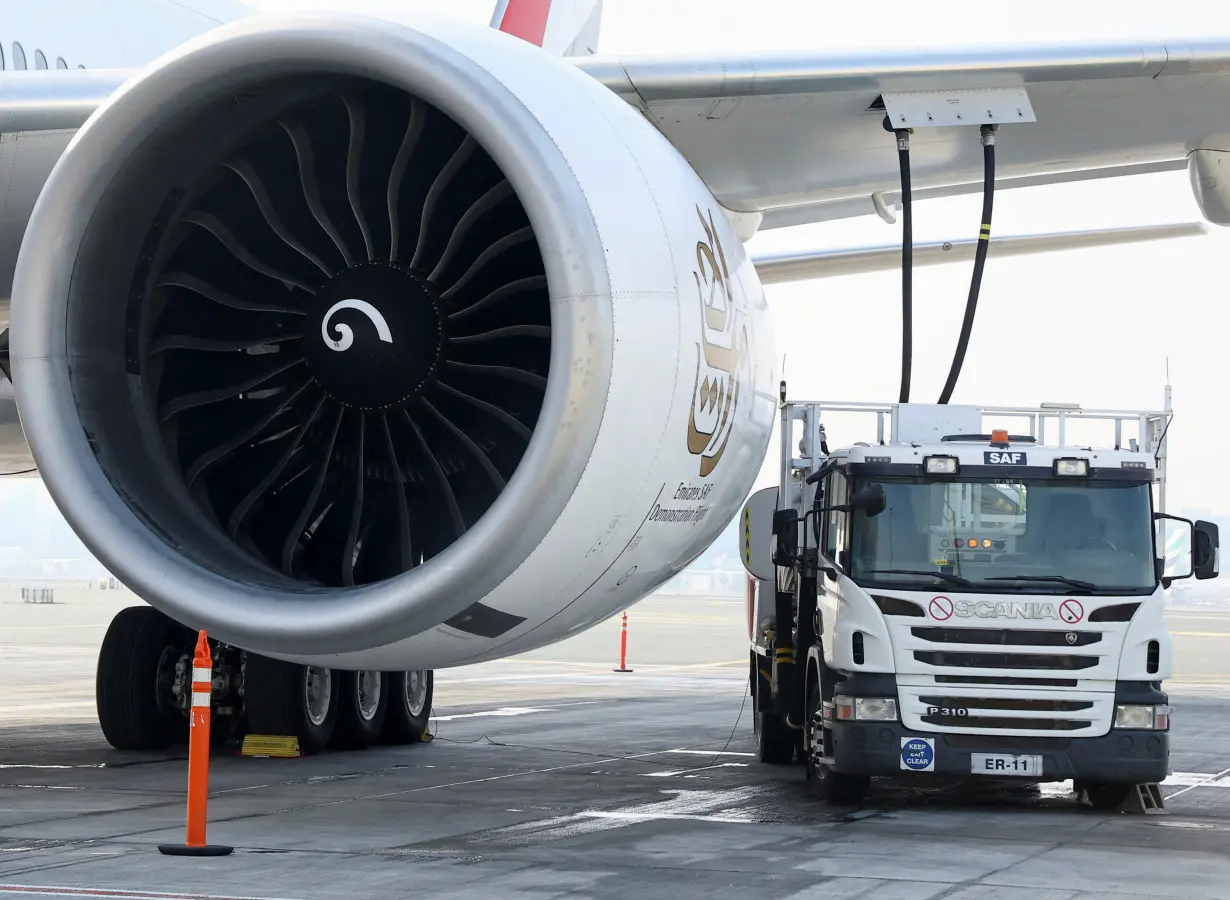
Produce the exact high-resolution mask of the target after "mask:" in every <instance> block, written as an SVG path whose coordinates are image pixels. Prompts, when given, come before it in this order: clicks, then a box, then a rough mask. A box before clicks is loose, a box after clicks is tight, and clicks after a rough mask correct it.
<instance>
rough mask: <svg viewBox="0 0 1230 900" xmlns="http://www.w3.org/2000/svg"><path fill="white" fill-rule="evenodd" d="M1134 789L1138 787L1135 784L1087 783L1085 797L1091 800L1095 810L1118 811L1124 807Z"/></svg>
mask: <svg viewBox="0 0 1230 900" xmlns="http://www.w3.org/2000/svg"><path fill="white" fill-rule="evenodd" d="M1134 787H1136V785H1134V784H1123V783H1114V782H1106V781H1087V782H1085V784H1084V788H1085V795H1086V796H1087V797H1088V798H1089V803H1090V805H1091V806H1092V807H1093V808H1094V809H1098V810H1103V811H1107V810H1113V809H1118V808H1119V807H1120V806H1122V805H1123V802H1124V801H1125V800H1127V798H1128V795H1129V794H1131V793H1132V789H1133V788H1134Z"/></svg>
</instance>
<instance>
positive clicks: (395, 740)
mask: <svg viewBox="0 0 1230 900" xmlns="http://www.w3.org/2000/svg"><path fill="white" fill-rule="evenodd" d="M386 675H388V678H389V708H388V711H387V712H386V713H385V717H384V729H383V731H382V733H381V735H380V739H381V741H382V742H383V743H386V744H417V743H419V742H421V741H422V740H423V738H424V736H425V735H426V734H427V720H428V718H429V717H430V716H431V700H432V695H433V694H434V692H435V678H434V677H433V675H432V672H431V671H430V670H419V671H410V672H387V673H386Z"/></svg>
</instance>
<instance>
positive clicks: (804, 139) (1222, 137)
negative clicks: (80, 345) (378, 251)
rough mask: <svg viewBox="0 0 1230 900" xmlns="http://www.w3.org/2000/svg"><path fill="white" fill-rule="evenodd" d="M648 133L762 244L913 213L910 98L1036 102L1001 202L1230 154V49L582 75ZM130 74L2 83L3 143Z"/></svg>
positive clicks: (602, 68) (920, 151) (1010, 154)
mask: <svg viewBox="0 0 1230 900" xmlns="http://www.w3.org/2000/svg"><path fill="white" fill-rule="evenodd" d="M570 61H571V62H572V64H574V65H577V66H578V67H580V68H581V69H582V70H583V71H585V72H587V73H589V74H590V75H591V76H592V77H594V78H595V79H597V80H598V81H600V82H601V83H602V84H604V85H606V86H607V87H608V88H610V89H611V90H612V91H614V92H615V93H616V94H617V95H618V96H620V97H621V98H623V99H624V100H626V101H627V102H628V103H629V104H631V105H633V106H634V107H636V108H637V109H639V110H640V111H641V112H642V113H643V114H644V115H645V116H647V117H648V118H649V119H650V120H651V121H652V122H653V123H654V124H655V126H656V127H657V128H658V129H659V130H660V131H661V132H662V133H663V135H665V137H666V138H667V139H668V140H669V141H670V142H671V143H672V144H673V145H674V146H675V147H676V148H678V150H679V151H680V153H682V155H683V156H684V157H685V158H686V159H687V160H688V161H689V162H690V163H691V165H692V166H693V167H694V168H695V169H696V171H697V173H698V174H699V175H700V177H701V178H702V179H703V180H704V181H705V183H706V184H707V185H708V186H709V189H710V190H711V191H712V192H713V194H714V196H715V197H716V198H717V200H718V201H719V202H720V203H721V204H722V205H723V206H725V207H726V208H727V209H729V210H731V211H733V212H740V213H751V214H753V215H762V216H763V220H762V221H761V222H760V227H762V228H772V227H780V226H783V225H795V224H804V223H808V222H817V221H823V220H831V219H838V218H847V217H852V216H863V215H868V214H872V213H873V212H874V211H875V209H876V205H875V202H874V201H873V198H875V200H878V201H879V205H880V208H881V209H883V208H885V207H886V206H891V205H892V204H894V203H895V202H896V201H897V198H898V196H899V181H898V177H899V176H898V159H897V152H896V145H895V142H894V139H893V135H892V134H890V133H888V132H886V131H885V130H884V127H883V120H884V117H885V109H884V96H885V95H886V94H893V93H907V94H908V93H911V92H944V91H977V90H991V89H1008V88H1016V89H1024V91H1025V92H1026V94H1027V95H1028V99H1029V103H1030V104H1031V105H1032V110H1033V113H1034V119H1035V121H1028V122H1022V123H1011V124H1004V125H1002V126H1001V127H1000V132H999V136H998V139H997V148H996V157H997V160H996V170H997V190H1002V189H1009V188H1013V187H1022V186H1030V185H1037V184H1052V183H1057V182H1064V181H1076V180H1086V179H1092V178H1105V177H1113V176H1118V175H1131V174H1141V173H1147V172H1159V171H1171V170H1178V169H1182V168H1184V167H1185V166H1186V165H1187V164H1188V162H1187V161H1188V157H1189V155H1190V154H1191V152H1192V151H1193V150H1198V149H1200V150H1209V151H1230V38H1227V39H1226V40H1223V41H1213V42H1207V41H1206V42H1203V43H1196V42H1190V41H1188V42H1171V43H1168V44H1157V45H1142V44H1138V43H1137V44H1129V43H1121V44H1113V45H1105V46H1093V45H1084V46H1063V47H1061V46H1050V47H1047V46H1040V47H1027V48H1018V49H1014V50H1005V49H999V48H997V49H994V50H953V51H927V52H921V51H920V52H915V53H912V54H906V53H901V52H897V51H894V52H893V53H891V54H888V53H885V54H876V53H860V54H849V55H845V56H825V57H821V56H819V55H815V54H812V55H806V54H803V55H798V54H796V55H760V56H745V57H692V58H595V57H580V58H573V59H571V60H570ZM129 74H131V73H129V72H126V71H120V70H111V71H102V70H99V71H92V72H91V71H74V72H47V71H41V72H40V71H33V72H9V73H2V74H0V133H2V134H3V139H4V140H10V141H11V140H13V139H14V138H15V137H21V133H26V134H29V133H38V132H47V131H56V130H71V129H73V128H76V127H78V126H80V125H81V123H82V122H84V121H85V119H86V118H87V117H88V116H89V115H90V113H92V112H93V110H94V109H96V108H97V107H98V106H99V105H101V104H102V102H103V101H104V100H105V99H106V97H107V96H108V95H109V94H110V93H111V92H112V91H114V90H115V89H116V88H118V87H119V86H120V85H121V84H122V83H123V81H124V80H125V78H126V77H128V75H129ZM975 126H976V123H971V126H970V127H938V128H929V127H922V128H918V129H917V131H916V132H915V133H914V135H913V137H912V138H911V168H912V181H913V190H914V199H915V200H924V199H927V198H930V197H942V196H952V195H955V194H962V193H969V192H976V191H979V190H981V183H982V150H981V146H980V144H979V135H978V129H977V127H975Z"/></svg>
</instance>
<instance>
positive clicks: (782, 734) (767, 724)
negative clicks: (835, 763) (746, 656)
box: [752, 654, 797, 766]
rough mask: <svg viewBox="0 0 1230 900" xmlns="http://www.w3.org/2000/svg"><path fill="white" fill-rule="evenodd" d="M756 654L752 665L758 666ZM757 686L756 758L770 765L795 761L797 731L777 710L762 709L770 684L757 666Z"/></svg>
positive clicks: (754, 707)
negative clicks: (788, 725) (789, 725)
mask: <svg viewBox="0 0 1230 900" xmlns="http://www.w3.org/2000/svg"><path fill="white" fill-rule="evenodd" d="M754 657H755V654H753V659H752V665H753V667H754V668H755V667H756V660H755V658H754ZM754 677H755V679H756V681H755V688H754V689H753V691H752V721H753V722H754V725H755V729H756V759H758V760H759V761H760V762H762V763H768V764H769V765H778V766H781V765H788V764H789V763H791V762H793V761H794V748H795V742H796V738H797V736H796V733H795V732H794V731H793V730H792V729H790V728H788V727H786V723H785V721H784V720H783V719H782V717H781V716H779V715H778V714H777V713H776V712H766V711H765V710H763V709H761V705H762V704H761V701H762V699H763V698H766V697H768V696H769V695H770V690H771V689H770V686H769V682H768V680H767V679H765V678H764V677H763V676H762V675H761V674H760V672H759V669H758V668H756V674H755V676H754Z"/></svg>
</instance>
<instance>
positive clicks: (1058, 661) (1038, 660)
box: [914, 650, 1098, 671]
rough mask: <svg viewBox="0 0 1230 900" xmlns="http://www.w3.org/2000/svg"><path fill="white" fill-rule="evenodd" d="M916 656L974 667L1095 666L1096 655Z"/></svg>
mask: <svg viewBox="0 0 1230 900" xmlns="http://www.w3.org/2000/svg"><path fill="white" fill-rule="evenodd" d="M914 658H915V659H916V660H918V661H919V662H921V663H926V664H927V665H929V666H945V667H954V666H956V667H960V666H968V667H970V668H975V669H1062V670H1065V671H1068V670H1072V669H1092V668H1093V667H1094V666H1096V665H1097V664H1098V658H1097V657H1096V656H1068V655H1066V654H1062V655H1061V654H1043V653H956V652H953V651H947V652H945V651H942V650H915V651H914Z"/></svg>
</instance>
